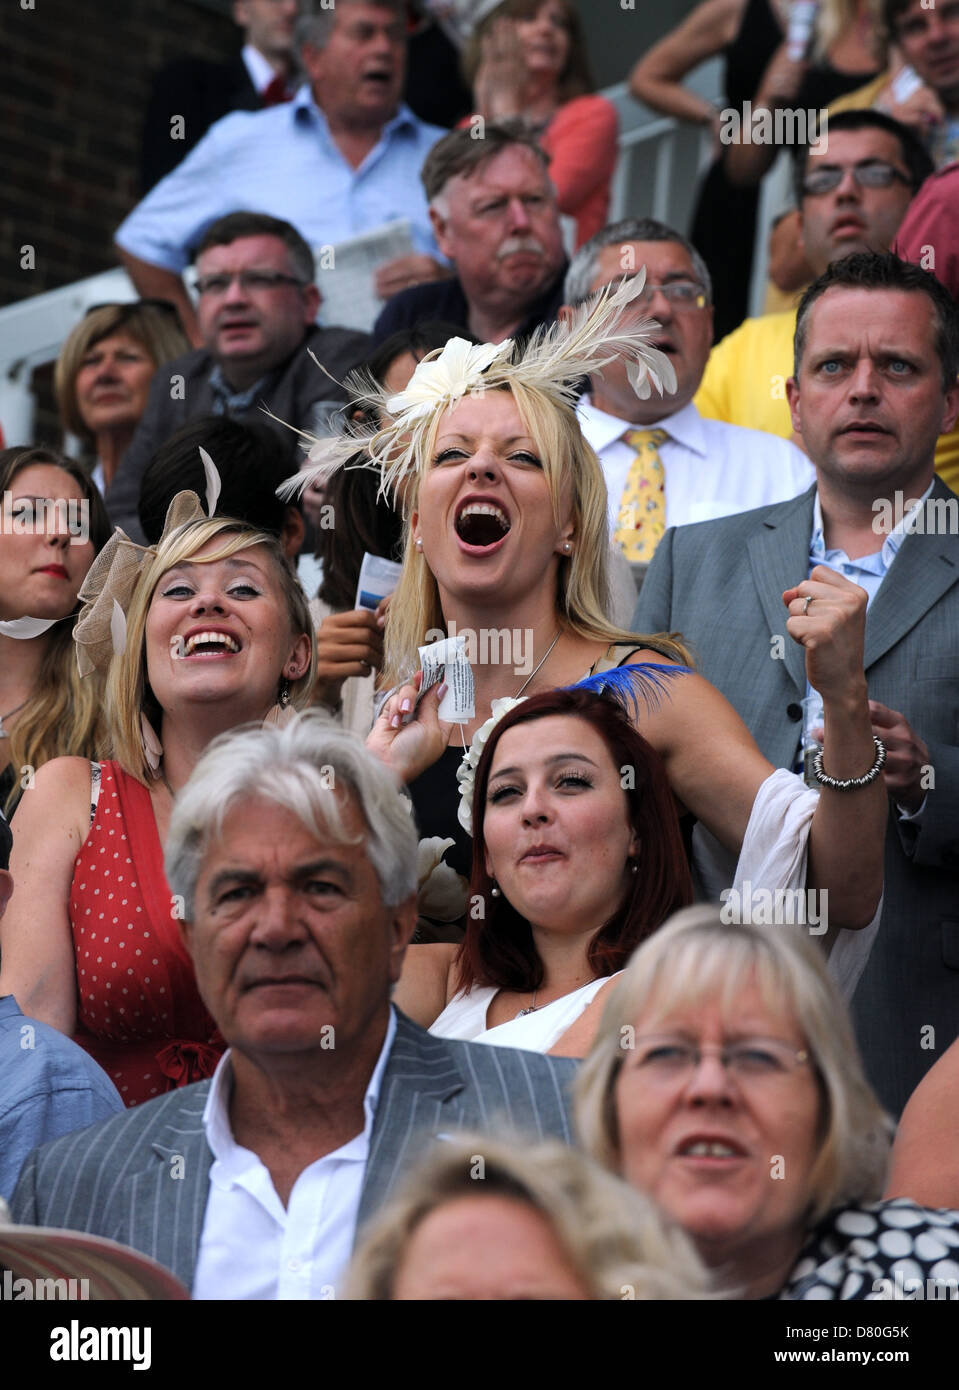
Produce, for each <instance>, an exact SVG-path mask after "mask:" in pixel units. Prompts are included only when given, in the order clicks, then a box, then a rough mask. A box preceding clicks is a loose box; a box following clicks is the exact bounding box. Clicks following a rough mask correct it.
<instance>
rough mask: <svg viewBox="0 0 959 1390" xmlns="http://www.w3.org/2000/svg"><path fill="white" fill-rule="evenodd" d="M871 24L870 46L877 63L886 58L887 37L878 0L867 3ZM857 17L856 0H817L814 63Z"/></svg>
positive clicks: (822, 56) (824, 54) (824, 56)
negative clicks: (818, 1) (818, 2)
mask: <svg viewBox="0 0 959 1390" xmlns="http://www.w3.org/2000/svg"><path fill="white" fill-rule="evenodd" d="M866 8H867V10H868V11H869V19H870V22H871V24H872V48H873V52H874V53H875V56H876V62H877V63H884V62H885V61H886V48H887V37H886V34H885V30H884V28H883V25H882V20H881V0H869V3H868V5H867V6H866ZM857 19H858V5H857V4H856V0H820V5H819V9H818V10H817V12H816V27H815V36H814V38H813V47H812V56H813V58H814V59H815V61H816V62H817V63H821V62H824V61H825V60H826V58H827V56H828V54H829V50H830V48H832V46H833V44H834V43H835V42H836V41H837V39H839V38H841V37H842V35H843V34H844V32H845V31H846V30H847V29H848V28H849V27H850V26H851V25H853V24H855V23H856V22H857Z"/></svg>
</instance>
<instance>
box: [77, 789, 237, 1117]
mask: <svg viewBox="0 0 959 1390" xmlns="http://www.w3.org/2000/svg"><path fill="white" fill-rule="evenodd" d="M93 769H94V772H93V797H92V803H93V804H92V806H91V825H90V833H89V834H88V836H87V838H86V840H85V841H84V844H83V847H82V848H81V850H80V853H79V854H78V855H77V858H76V861H75V863H74V869H73V883H72V885H71V889H70V925H71V928H72V930H73V945H74V951H75V954H76V961H77V987H78V991H79V998H78V1005H77V1031H76V1033H75V1035H74V1037H75V1041H76V1042H78V1043H79V1044H80V1045H81V1046H82V1047H84V1048H86V1050H87V1052H89V1053H90V1055H91V1056H92V1057H93V1058H94V1059H95V1060H96V1061H97V1062H99V1064H100V1066H101V1067H103V1069H104V1071H105V1072H106V1073H107V1075H108V1076H109V1077H110V1079H111V1080H112V1081H113V1082H114V1084H115V1085H116V1087H117V1089H118V1090H119V1092H120V1095H121V1096H122V1097H123V1099H124V1101H125V1102H126V1104H127V1105H139V1104H140V1103H141V1102H142V1101H145V1100H152V1099H153V1097H154V1096H160V1095H163V1094H164V1093H165V1092H166V1091H172V1090H173V1089H174V1088H175V1087H177V1086H186V1085H187V1084H189V1082H191V1081H201V1080H202V1079H203V1078H204V1077H207V1076H212V1075H213V1070H214V1068H215V1066H216V1064H217V1062H218V1061H219V1059H220V1056H221V1054H222V1052H223V1050H224V1047H225V1044H224V1041H223V1039H222V1037H221V1036H220V1034H219V1032H218V1031H217V1027H216V1024H215V1023H214V1022H213V1019H212V1018H211V1017H210V1015H209V1014H208V1013H207V1010H206V1006H205V1005H204V1003H203V1001H202V999H201V998H200V995H199V992H198V990H197V987H196V978H195V976H194V974H193V965H192V962H191V961H190V957H189V956H188V954H187V951H186V947H185V946H184V945H183V942H182V939H181V937H180V930H179V924H178V921H177V918H176V915H175V909H174V903H173V897H172V895H171V893H170V889H169V886H168V885H167V881H166V875H165V874H164V872H163V851H162V848H161V845H160V837H159V835H158V834H157V826H156V820H155V818H154V815H153V804H152V802H151V800H150V793H149V792H148V791H147V789H146V787H144V786H143V785H142V784H141V783H140V782H138V781H137V780H136V779H135V778H133V777H130V776H129V775H128V774H127V773H125V772H124V771H123V769H122V768H121V767H120V766H119V765H118V764H117V763H114V762H105V763H100V764H99V765H97V764H93ZM98 773H99V777H98Z"/></svg>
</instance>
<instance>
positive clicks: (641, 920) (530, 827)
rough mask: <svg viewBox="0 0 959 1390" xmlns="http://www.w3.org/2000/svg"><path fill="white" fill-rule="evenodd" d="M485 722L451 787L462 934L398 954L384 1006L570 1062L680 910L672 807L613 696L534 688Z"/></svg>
mask: <svg viewBox="0 0 959 1390" xmlns="http://www.w3.org/2000/svg"><path fill="white" fill-rule="evenodd" d="M656 670H657V671H661V668H659V667H657V668H656ZM616 674H617V675H618V673H616ZM491 723H493V727H492V729H491V730H490V732H489V735H488V737H487V739H486V741H485V745H484V744H482V740H481V738H480V736H479V735H477V736H476V737H474V740H473V749H474V751H475V750H478V748H479V747H482V752H481V754H480V755H479V761H478V764H477V766H476V768H475V785H471V783H472V782H473V781H474V778H472V777H471V776H470V774H469V771H466V772H465V773H464V774H463V775H461V778H460V781H461V787H462V789H463V791H464V799H465V800H466V803H467V805H468V806H469V808H470V812H471V818H472V830H473V872H472V880H471V884H470V893H471V899H470V903H471V907H470V911H469V913H468V924H467V929H466V936H465V938H464V940H463V942H462V944H461V945H460V946H458V947H457V946H452V945H429V946H414V947H413V948H412V949H411V950H410V951H408V952H407V957H406V964H405V966H404V970H403V976H402V979H401V980H400V984H399V986H398V988H397V992H396V1003H397V1004H398V1005H399V1007H400V1008H401V1009H403V1010H404V1011H405V1012H406V1013H408V1014H409V1015H410V1017H411V1018H413V1019H415V1020H416V1021H417V1022H418V1023H421V1024H422V1025H423V1026H425V1027H429V1028H430V1031H431V1032H433V1033H437V1034H438V1035H439V1036H441V1037H453V1038H466V1039H470V1040H472V1041H474V1042H486V1043H498V1044H501V1045H502V1046H506V1047H520V1048H526V1049H528V1050H531V1051H536V1052H552V1053H553V1054H554V1055H560V1056H568V1057H581V1056H583V1055H584V1054H585V1053H586V1052H587V1051H588V1050H589V1047H590V1044H591V1042H592V1038H593V1035H594V1033H595V1030H596V1026H597V1021H598V1018H599V1015H600V1014H601V1012H602V1008H601V1001H602V1000H603V999H604V997H605V995H606V993H607V991H608V989H609V987H610V984H611V977H613V976H614V975H616V974H617V973H618V972H619V971H620V970H621V969H622V968H623V966H624V965H625V964H626V962H627V961H628V959H629V957H630V955H631V954H632V952H633V951H634V950H635V948H636V947H637V946H638V945H639V943H640V942H641V941H642V940H644V938H645V937H647V936H649V935H650V933H651V932H653V931H655V930H656V928H657V927H658V926H659V925H660V924H661V923H662V922H663V921H664V920H665V919H666V918H667V917H668V916H669V915H670V913H671V912H674V911H675V910H676V909H677V908H679V907H681V906H684V905H685V904H687V903H689V902H690V901H691V898H692V884H691V881H690V877H689V868H688V865H687V861H686V855H685V852H684V848H683V841H682V836H681V834H680V829H679V820H678V817H677V814H676V807H675V802H674V801H673V797H672V793H671V791H670V788H669V783H668V781H667V778H666V773H665V770H664V768H663V765H662V762H661V760H660V758H659V756H658V754H657V753H656V752H655V751H654V750H653V749H652V748H651V747H650V745H649V744H648V743H647V742H646V740H645V739H644V738H642V737H641V736H640V735H639V734H638V733H637V732H636V730H635V729H634V728H633V726H632V724H631V723H630V722H629V719H628V718H627V716H626V713H625V711H624V709H623V707H622V706H621V705H620V704H619V703H617V701H615V700H613V699H610V698H607V697H606V696H602V695H599V694H596V693H594V692H593V691H591V690H588V689H577V688H575V687H574V688H571V689H567V690H548V691H544V692H543V693H542V694H540V695H534V696H532V697H530V698H529V699H528V700H522V701H520V702H518V703H517V704H515V705H514V706H513V708H512V709H510V710H509V711H508V712H507V713H506V714H504V715H502V717H501V718H500V719H499V720H498V721H496V722H495V723H494V722H493V721H491ZM531 726H535V727H531Z"/></svg>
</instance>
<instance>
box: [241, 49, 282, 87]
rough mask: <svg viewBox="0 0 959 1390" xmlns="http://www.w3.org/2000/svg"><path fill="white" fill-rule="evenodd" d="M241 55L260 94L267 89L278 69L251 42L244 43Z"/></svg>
mask: <svg viewBox="0 0 959 1390" xmlns="http://www.w3.org/2000/svg"><path fill="white" fill-rule="evenodd" d="M241 57H242V58H243V64H244V66H245V68H246V70H247V72H248V73H249V74H250V81H251V82H252V83H253V85H254V87H255V88H256V90H257V91H258V92H259V94H260V96H262V95H263V93H264V92H265V91H266V89H267V87H269V85H270V83H271V82H272V81H273V79H274V77H275V76H276V70H275V68H273V67H272V66H271V65H270V63H269V61H268V60H267V59H266V58H264V56H263V54H262V53H261V52H260V50H259V49H258V48H254V47H253V45H252V44H251V43H245V44H244V45H243V49H242V53H241Z"/></svg>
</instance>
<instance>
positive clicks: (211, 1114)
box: [203, 1004, 396, 1170]
mask: <svg viewBox="0 0 959 1390" xmlns="http://www.w3.org/2000/svg"><path fill="white" fill-rule="evenodd" d="M395 1038H396V1010H395V1009H394V1008H393V1006H392V1004H391V1005H390V1016H389V1022H388V1023H387V1025H386V1037H385V1038H384V1039H383V1046H382V1047H381V1048H380V1055H379V1057H378V1058H377V1060H376V1066H375V1067H374V1068H373V1074H372V1076H371V1077H370V1080H369V1084H368V1086H367V1088H366V1094H365V1095H364V1097H363V1114H364V1118H365V1123H364V1126H363V1132H362V1134H361V1135H357V1136H356V1137H355V1139H352V1140H350V1141H349V1142H350V1144H351V1145H352V1144H354V1143H356V1140H357V1139H359V1140H362V1141H364V1142H363V1144H362V1150H361V1153H358V1155H357V1156H362V1157H363V1159H364V1160H365V1158H366V1155H367V1151H368V1148H369V1139H370V1135H371V1134H372V1132H373V1120H374V1118H375V1115H376V1106H377V1103H378V1101H379V1098H380V1088H381V1087H382V1084H383V1076H384V1074H385V1072H386V1066H387V1063H388V1062H389V1057H390V1051H391V1050H392V1047H393V1042H394V1040H395ZM232 1051H233V1049H232V1048H227V1050H226V1052H224V1054H223V1056H222V1057H221V1058H220V1060H219V1062H218V1063H217V1066H216V1071H215V1072H214V1073H213V1079H212V1081H211V1082H210V1090H209V1094H208V1095H207V1098H206V1105H205V1106H204V1108H203V1129H204V1132H205V1134H206V1141H207V1143H208V1144H209V1146H210V1149H211V1151H212V1153H213V1157H214V1159H216V1160H217V1161H218V1162H219V1163H225V1164H228V1165H229V1166H230V1168H231V1170H232V1169H233V1168H234V1166H235V1165H236V1163H237V1160H240V1166H245V1164H246V1160H245V1159H244V1158H243V1156H244V1155H246V1154H248V1153H249V1150H247V1149H244V1148H243V1147H242V1146H241V1145H239V1144H237V1142H236V1140H235V1139H234V1137H233V1129H232V1127H231V1125H230V1095H231V1092H232V1090H233V1063H232V1061H231V1056H232ZM345 1147H346V1146H345V1145H344V1148H345ZM350 1156H351V1157H352V1156H353V1155H352V1154H351V1155H350Z"/></svg>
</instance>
